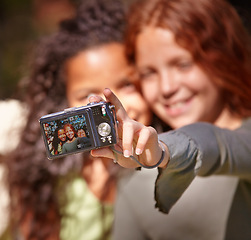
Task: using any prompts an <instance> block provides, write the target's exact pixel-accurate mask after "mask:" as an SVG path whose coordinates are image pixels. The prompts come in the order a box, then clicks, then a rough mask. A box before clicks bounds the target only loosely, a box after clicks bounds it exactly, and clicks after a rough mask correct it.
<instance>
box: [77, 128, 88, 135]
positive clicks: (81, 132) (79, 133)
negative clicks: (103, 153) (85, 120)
mask: <svg viewBox="0 0 251 240" xmlns="http://www.w3.org/2000/svg"><path fill="white" fill-rule="evenodd" d="M77 135H78V137H86V134H85V131H84V129H79V130H78V132H77Z"/></svg>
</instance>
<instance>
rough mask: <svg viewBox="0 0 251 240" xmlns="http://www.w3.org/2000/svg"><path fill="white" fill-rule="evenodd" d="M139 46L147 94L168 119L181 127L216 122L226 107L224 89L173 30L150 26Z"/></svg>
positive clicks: (141, 37) (143, 81)
mask: <svg viewBox="0 0 251 240" xmlns="http://www.w3.org/2000/svg"><path fill="white" fill-rule="evenodd" d="M136 49H137V52H136V62H137V66H138V68H139V72H140V76H141V86H142V91H143V95H144V97H145V99H146V100H147V102H148V103H149V104H150V106H151V107H152V109H153V111H154V112H155V113H156V114H157V115H158V116H159V117H160V118H161V119H162V120H163V121H164V122H166V123H167V124H169V125H170V126H171V127H172V128H178V127H182V126H184V125H186V124H190V123H194V122H197V121H207V122H212V123H213V122H215V121H216V119H217V118H218V117H219V115H220V114H221V113H222V110H223V109H224V102H223V100H222V99H221V95H220V91H219V89H218V88H217V87H216V86H215V85H214V84H213V82H212V79H211V78H210V77H209V76H208V75H207V74H206V73H205V72H204V71H203V70H202V69H201V68H200V67H199V66H198V65H197V64H196V63H195V62H194V61H193V58H192V55H191V54H190V52H189V51H187V50H186V49H184V48H182V47H180V46H179V45H178V44H177V43H176V42H175V40H174V35H173V34H172V32H170V31H168V30H166V29H162V28H153V27H147V28H146V29H145V30H144V31H143V32H141V33H140V34H139V35H138V37H137V45H136Z"/></svg>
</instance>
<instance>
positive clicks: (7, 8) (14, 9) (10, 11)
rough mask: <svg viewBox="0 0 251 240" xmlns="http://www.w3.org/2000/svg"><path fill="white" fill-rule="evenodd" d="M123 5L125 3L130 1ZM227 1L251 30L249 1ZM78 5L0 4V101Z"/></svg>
mask: <svg viewBox="0 0 251 240" xmlns="http://www.w3.org/2000/svg"><path fill="white" fill-rule="evenodd" d="M115 1H116V0H115ZM124 1H125V2H126V3H128V2H131V1H132V0H130V1H129V0H124ZM229 1H230V2H231V3H232V4H233V5H234V6H235V7H236V9H237V11H238V12H239V13H240V14H241V16H242V17H243V21H244V23H245V24H246V26H247V27H248V28H249V30H250V29H251V23H250V19H251V18H250V11H251V7H250V5H251V1H250V0H229ZM78 2H79V0H1V1H0V100H6V99H9V98H15V97H16V88H17V84H18V82H19V81H20V79H22V78H23V77H24V76H25V75H26V74H27V72H28V58H29V54H30V52H31V49H32V46H33V44H35V43H36V40H37V39H38V38H39V37H40V36H42V35H46V34H50V33H52V32H53V31H55V30H56V29H57V25H58V22H59V21H61V20H62V19H64V18H68V17H71V16H72V15H73V14H74V9H75V6H77V4H78ZM195 2H196V1H195Z"/></svg>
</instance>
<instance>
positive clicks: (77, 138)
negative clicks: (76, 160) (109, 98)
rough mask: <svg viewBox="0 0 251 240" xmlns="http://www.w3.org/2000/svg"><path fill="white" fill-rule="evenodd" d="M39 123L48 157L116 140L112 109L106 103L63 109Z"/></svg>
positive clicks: (114, 119)
mask: <svg viewBox="0 0 251 240" xmlns="http://www.w3.org/2000/svg"><path fill="white" fill-rule="evenodd" d="M39 122H40V126H41V130H42V135H43V138H44V143H45V147H46V151H47V156H48V158H49V159H54V158H58V157H63V156H65V155H68V154H73V153H78V152H82V151H90V150H92V149H96V148H101V147H106V146H110V145H114V144H116V143H117V133H116V132H117V131H116V128H117V120H116V113H115V109H114V106H113V105H110V104H109V103H106V102H99V103H89V104H87V105H86V106H83V107H73V108H67V109H65V110H64V111H61V112H57V113H52V114H48V115H45V116H43V117H41V118H40V120H39Z"/></svg>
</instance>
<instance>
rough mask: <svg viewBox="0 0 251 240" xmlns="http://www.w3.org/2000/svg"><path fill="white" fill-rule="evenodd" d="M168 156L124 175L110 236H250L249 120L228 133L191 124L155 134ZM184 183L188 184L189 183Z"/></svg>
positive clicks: (206, 239) (156, 238) (158, 238)
mask: <svg viewBox="0 0 251 240" xmlns="http://www.w3.org/2000/svg"><path fill="white" fill-rule="evenodd" d="M160 139H161V140H162V141H164V142H165V143H166V144H167V145H168V147H169V149H170V152H171V160H170V162H169V164H168V166H167V168H166V169H165V170H163V171H162V172H161V173H160V174H159V176H158V179H157V183H156V188H155V192H156V199H157V206H158V207H159V208H161V210H162V211H164V212H169V213H168V214H162V213H161V212H159V211H158V210H157V209H156V208H154V204H155V201H154V182H155V179H156V176H157V170H143V171H141V172H136V173H135V174H134V175H133V176H131V177H128V178H127V179H123V181H122V182H121V186H120V188H119V192H118V197H117V201H116V206H115V224H114V232H113V233H114V235H113V236H114V239H115V240H116V239H120V240H123V239H137V240H141V239H142V240H143V239H153V240H162V239H163V240H164V239H171V240H176V239H177V240H183V239H186V240H190V239H191V240H192V239H200V240H211V239H214V240H222V239H230V240H231V239H238V240H239V239H244V240H245V239H251V227H250V226H251V184H250V182H251V180H250V179H251V119H249V120H246V121H244V123H243V124H242V126H241V128H239V129H237V130H235V131H230V130H226V129H220V128H217V127H215V126H213V125H211V124H207V123H195V124H192V125H189V126H186V127H184V128H181V129H179V130H175V131H170V132H168V133H164V134H161V135H160ZM188 186H189V187H188Z"/></svg>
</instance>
